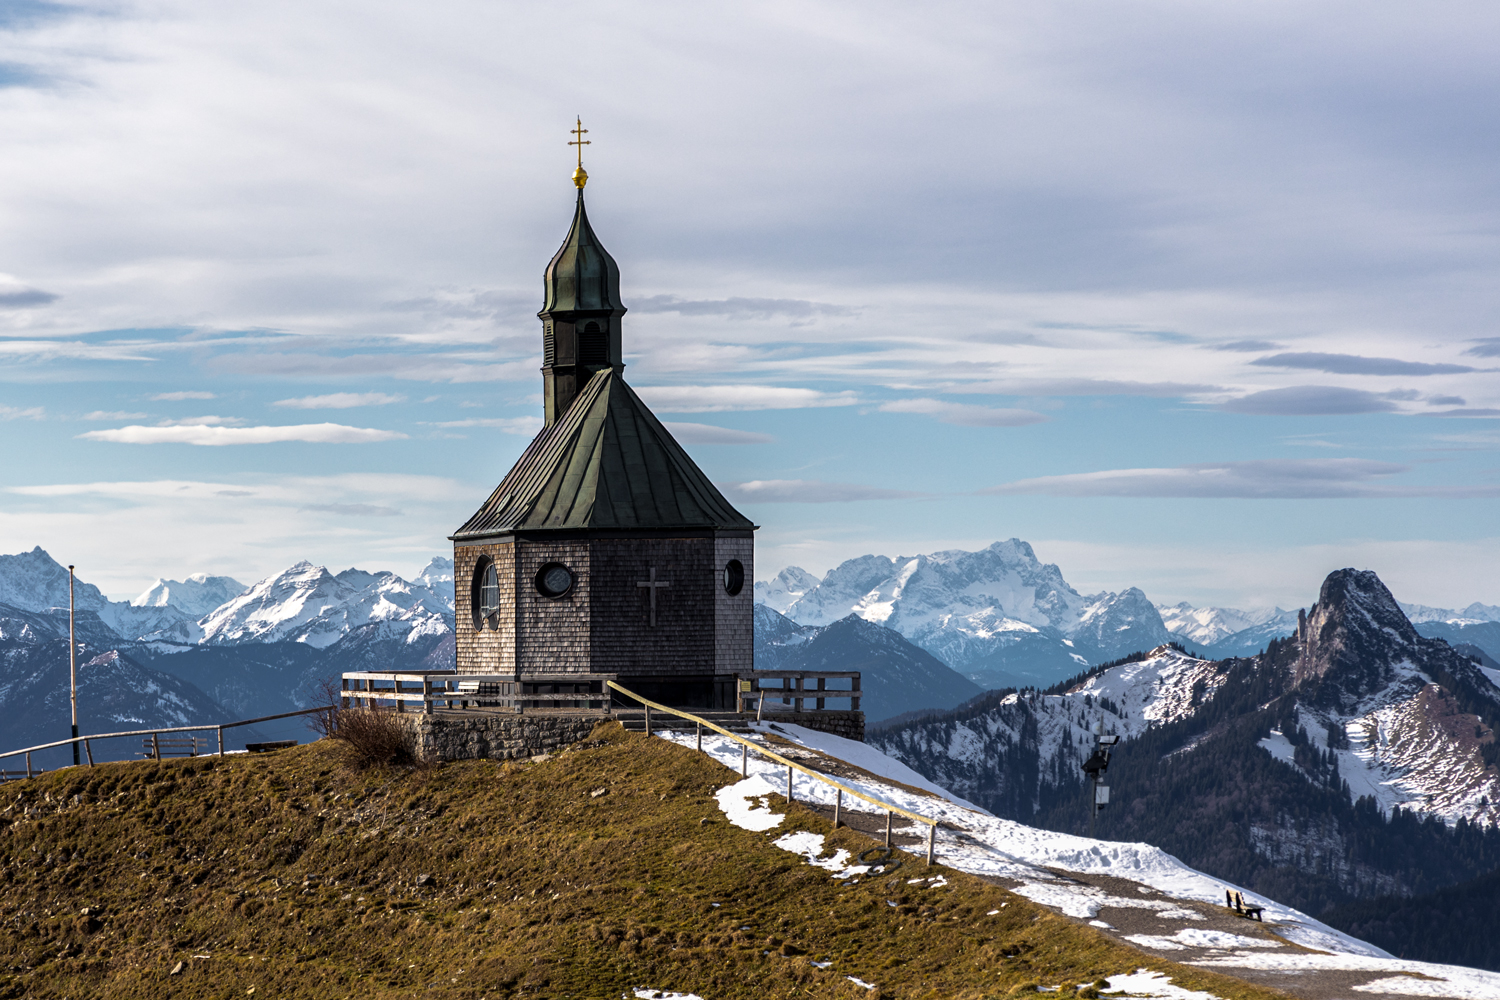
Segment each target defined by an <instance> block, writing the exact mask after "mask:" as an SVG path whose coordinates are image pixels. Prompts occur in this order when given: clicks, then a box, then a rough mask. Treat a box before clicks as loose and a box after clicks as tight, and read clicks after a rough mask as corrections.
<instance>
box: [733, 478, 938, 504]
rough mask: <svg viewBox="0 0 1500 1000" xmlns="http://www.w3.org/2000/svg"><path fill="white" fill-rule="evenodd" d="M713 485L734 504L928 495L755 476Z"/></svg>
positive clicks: (807, 480)
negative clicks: (740, 480) (758, 477)
mask: <svg viewBox="0 0 1500 1000" xmlns="http://www.w3.org/2000/svg"><path fill="white" fill-rule="evenodd" d="M717 485H718V487H719V489H721V490H723V491H724V494H725V495H726V496H727V497H729V499H730V500H732V501H734V502H736V503H846V502H849V501H852V500H907V499H912V498H914V497H923V496H928V495H929V494H925V493H913V492H910V491H908V490H887V489H882V488H880V487H878V486H861V485H859V484H857V483H824V482H819V481H818V480H816V479H756V480H751V481H750V482H747V483H719V484H717Z"/></svg>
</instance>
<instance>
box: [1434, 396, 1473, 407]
mask: <svg viewBox="0 0 1500 1000" xmlns="http://www.w3.org/2000/svg"><path fill="white" fill-rule="evenodd" d="M1467 402H1468V400H1467V399H1464V398H1463V397H1462V396H1428V397H1427V405H1428V406H1463V405H1464V404H1465V403H1467Z"/></svg>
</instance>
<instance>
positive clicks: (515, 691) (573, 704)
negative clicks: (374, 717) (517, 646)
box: [339, 670, 615, 713]
mask: <svg viewBox="0 0 1500 1000" xmlns="http://www.w3.org/2000/svg"><path fill="white" fill-rule="evenodd" d="M614 678H615V675H614V674H520V675H517V674H460V673H458V672H456V671H453V670H402V671H380V670H351V671H349V672H348V673H346V674H344V675H343V677H342V678H341V681H340V684H341V690H340V691H339V696H340V698H341V699H342V701H343V706H344V707H345V708H348V707H350V706H351V705H361V706H365V707H370V708H375V707H383V706H382V703H383V702H385V703H390V704H391V705H392V706H393V707H394V708H395V709H396V711H398V712H404V711H406V707H407V705H413V704H414V705H416V706H418V710H419V711H422V712H427V713H430V712H431V711H432V710H433V706H434V705H437V704H440V703H441V704H442V705H443V706H444V707H445V708H450V709H451V708H453V707H454V705H455V703H456V704H457V707H459V708H468V707H469V706H470V705H474V706H476V707H479V706H483V707H486V708H508V709H510V710H512V711H515V712H520V711H522V710H523V709H527V708H530V709H538V708H541V709H558V708H561V709H572V710H574V711H578V710H584V711H601V712H604V711H608V710H609V702H610V696H609V692H608V691H607V690H606V689H605V687H604V684H605V682H606V681H611V680H614ZM544 689H545V690H544Z"/></svg>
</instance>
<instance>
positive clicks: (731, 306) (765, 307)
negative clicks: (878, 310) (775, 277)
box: [630, 295, 854, 319]
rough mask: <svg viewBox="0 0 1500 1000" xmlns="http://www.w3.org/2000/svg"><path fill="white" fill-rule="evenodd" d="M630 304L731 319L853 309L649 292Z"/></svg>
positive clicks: (642, 309)
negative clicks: (652, 293)
mask: <svg viewBox="0 0 1500 1000" xmlns="http://www.w3.org/2000/svg"><path fill="white" fill-rule="evenodd" d="M630 308H631V310H632V311H633V312H638V313H665V312H675V313H681V314H682V315H684V316H728V317H730V318H732V319H747V318H752V317H753V318H755V319H769V318H770V317H772V316H791V317H794V318H797V319H810V318H812V317H814V316H849V315H852V314H853V312H854V310H853V309H850V308H849V307H848V306H835V305H829V304H828V303H826V302H810V301H808V300H806V299H750V298H739V297H736V298H728V299H682V298H678V297H677V296H675V295H648V296H647V297H646V298H644V299H635V300H632V301H631V303H630Z"/></svg>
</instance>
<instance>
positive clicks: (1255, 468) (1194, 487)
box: [981, 458, 1500, 500]
mask: <svg viewBox="0 0 1500 1000" xmlns="http://www.w3.org/2000/svg"><path fill="white" fill-rule="evenodd" d="M1407 471H1410V470H1409V467H1408V466H1405V465H1398V464H1396V463H1393V462H1378V461H1373V460H1370V459H1363V458H1333V459H1325V460H1317V459H1275V460H1265V461H1250V462H1204V463H1198V464H1193V465H1182V466H1177V467H1175V468H1163V469H1110V470H1107V471H1103V472H1082V473H1076V474H1073V475H1064V476H1040V477H1037V478H1035V479H1021V480H1017V481H1016V482H1013V483H1005V484H1003V485H1000V486H993V487H990V488H989V489H986V490H982V491H981V492H982V493H986V494H992V495H1001V496H1004V495H1015V494H1042V495H1045V496H1063V497H1153V498H1163V499H1164V498H1187V497H1196V498H1213V499H1231V498H1232V499H1296V500H1316V499H1335V498H1336V499H1361V498H1364V499H1369V498H1393V497H1450V498H1464V497H1470V498H1472V497H1500V485H1477V486H1447V485H1413V486H1401V485H1392V484H1390V483H1387V482H1383V480H1387V479H1389V478H1390V477H1392V476H1395V475H1399V474H1400V473H1403V472H1407Z"/></svg>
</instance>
